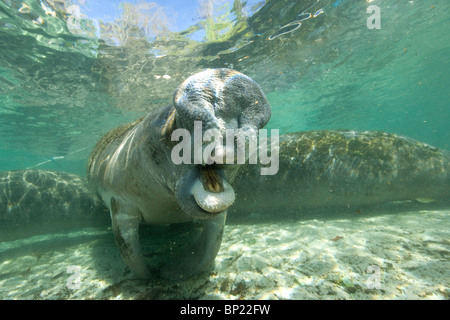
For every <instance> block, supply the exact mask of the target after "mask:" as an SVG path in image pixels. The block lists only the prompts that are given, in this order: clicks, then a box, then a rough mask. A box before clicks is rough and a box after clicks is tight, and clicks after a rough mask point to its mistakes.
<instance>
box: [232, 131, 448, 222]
mask: <svg viewBox="0 0 450 320" xmlns="http://www.w3.org/2000/svg"><path fill="white" fill-rule="evenodd" d="M233 187H234V188H235V191H236V202H235V204H234V205H233V206H232V207H231V208H230V210H229V211H230V214H229V220H230V221H240V219H242V218H243V217H246V216H249V215H253V216H254V217H255V216H256V217H259V218H261V217H266V218H267V217H271V216H272V217H278V218H279V217H280V216H281V215H285V216H289V217H295V218H303V217H313V218H316V217H317V215H318V213H319V214H321V215H323V216H329V215H333V214H335V212H336V210H337V211H338V212H341V213H342V212H343V211H345V210H348V209H350V211H351V212H357V210H359V208H362V207H371V206H374V205H383V204H387V203H392V202H394V201H397V202H401V201H409V200H411V201H412V202H414V201H415V200H416V199H419V200H421V201H430V200H438V201H442V203H443V204H444V205H447V204H448V203H449V201H450V156H449V154H448V152H446V151H442V150H439V149H437V148H434V147H432V146H429V145H427V144H425V143H421V142H418V141H415V140H413V139H410V138H407V137H402V136H398V135H395V134H390V133H385V132H377V131H364V132H357V131H344V130H339V131H309V132H296V133H290V134H285V135H282V136H281V137H280V143H279V171H278V173H277V174H275V175H273V176H270V175H266V176H263V175H260V165H246V166H242V168H241V170H240V171H239V174H238V175H237V177H236V180H235V181H234V184H233ZM342 209H345V210H342Z"/></svg>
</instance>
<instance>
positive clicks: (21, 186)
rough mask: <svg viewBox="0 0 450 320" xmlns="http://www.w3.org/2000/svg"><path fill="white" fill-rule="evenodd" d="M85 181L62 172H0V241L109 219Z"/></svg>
mask: <svg viewBox="0 0 450 320" xmlns="http://www.w3.org/2000/svg"><path fill="white" fill-rule="evenodd" d="M105 210H106V209H105V207H104V206H103V205H102V204H101V203H100V201H99V200H98V198H97V197H96V196H95V193H94V192H93V190H92V189H91V188H90V187H89V185H88V184H87V181H86V180H85V179H82V178H80V177H78V176H76V175H73V174H69V173H65V172H54V171H45V170H17V171H4V172H0V240H13V239H14V240H15V239H18V238H21V237H27V236H31V235H38V234H42V233H48V232H61V231H64V230H68V229H72V228H80V227H88V226H89V227H90V226H102V225H106V224H107V223H108V220H109V217H108V215H107V211H105Z"/></svg>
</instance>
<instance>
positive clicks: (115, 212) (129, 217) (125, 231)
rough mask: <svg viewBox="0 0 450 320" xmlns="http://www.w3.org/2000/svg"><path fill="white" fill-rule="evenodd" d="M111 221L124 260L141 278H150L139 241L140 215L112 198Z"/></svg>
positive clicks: (135, 210)
mask: <svg viewBox="0 0 450 320" xmlns="http://www.w3.org/2000/svg"><path fill="white" fill-rule="evenodd" d="M133 211H134V212H133ZM111 220H112V230H113V234H114V240H115V241H116V244H117V247H118V248H119V252H120V255H121V256H122V259H123V260H124V261H125V263H126V264H127V265H128V266H129V267H130V268H131V269H132V270H133V271H134V272H135V273H136V274H137V275H138V276H139V277H141V278H144V279H148V278H150V271H149V270H148V267H147V264H146V263H145V259H144V256H143V254H142V249H141V243H140V241H139V224H140V223H141V220H142V217H141V215H140V213H139V212H138V211H137V209H134V208H133V209H130V208H127V207H126V206H124V205H122V204H121V203H119V202H118V201H117V200H116V199H115V198H111Z"/></svg>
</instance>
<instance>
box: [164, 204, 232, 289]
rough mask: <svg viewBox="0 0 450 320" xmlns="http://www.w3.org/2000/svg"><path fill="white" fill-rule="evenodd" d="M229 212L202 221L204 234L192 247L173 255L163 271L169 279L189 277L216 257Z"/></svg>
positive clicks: (205, 267) (203, 268)
mask: <svg viewBox="0 0 450 320" xmlns="http://www.w3.org/2000/svg"><path fill="white" fill-rule="evenodd" d="M226 217H227V213H226V212H224V213H222V214H220V215H218V216H216V217H214V218H211V219H206V220H203V221H202V228H203V231H202V234H201V235H200V236H199V238H198V239H197V240H196V241H195V242H194V243H193V244H192V246H191V247H189V248H188V249H186V250H184V251H183V253H180V254H178V255H176V256H175V257H173V258H172V259H171V260H170V261H169V262H168V263H167V265H165V266H164V267H163V269H162V271H161V276H162V277H163V278H165V279H168V280H173V281H175V280H181V279H187V278H189V277H191V276H193V275H195V274H197V273H200V272H202V271H204V270H206V269H207V268H208V267H209V266H210V265H211V264H212V263H213V262H214V259H215V258H216V255H217V252H218V251H219V248H220V244H221V242H222V235H223V230H224V227H225V220H226Z"/></svg>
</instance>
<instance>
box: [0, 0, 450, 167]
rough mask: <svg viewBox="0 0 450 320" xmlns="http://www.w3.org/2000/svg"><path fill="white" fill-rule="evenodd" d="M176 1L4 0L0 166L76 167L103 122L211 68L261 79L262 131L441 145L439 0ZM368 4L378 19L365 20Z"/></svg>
mask: <svg viewBox="0 0 450 320" xmlns="http://www.w3.org/2000/svg"><path fill="white" fill-rule="evenodd" d="M178 2H179V3H178V7H177V1H167V2H161V3H160V4H159V5H158V4H155V5H152V4H151V3H150V2H147V4H146V5H145V2H144V1H140V2H137V1H128V3H131V5H128V6H127V5H124V4H121V5H120V4H119V1H112V2H107V1H98V0H97V1H94V0H92V1H76V0H73V1H65V4H64V1H56V0H54V1H50V0H48V1H37V0H27V1H12V0H1V1H0V170H11V169H23V168H27V167H32V166H35V165H37V164H39V163H41V162H45V161H47V160H49V159H51V158H53V157H59V156H64V157H65V158H64V159H61V160H55V161H48V162H46V163H44V164H42V165H39V166H37V167H39V168H42V169H54V170H64V171H68V172H73V173H78V174H84V172H85V165H86V161H87V157H88V155H89V152H90V150H91V148H92V147H93V145H94V144H95V142H96V141H97V140H98V139H99V138H100V137H101V135H102V134H103V133H105V132H106V131H107V130H109V129H111V128H113V127H115V126H117V125H118V124H120V123H125V122H127V121H129V120H131V119H134V118H136V117H137V116H139V115H141V114H143V113H145V112H146V110H148V109H149V108H154V107H156V106H159V105H163V104H167V103H171V98H172V94H173V91H174V89H175V88H176V87H177V85H178V84H179V83H181V81H182V80H183V79H184V78H186V77H187V76H189V75H190V74H192V73H195V72H197V71H200V70H202V69H203V68H210V67H232V68H234V69H236V70H238V71H241V72H244V73H246V74H247V75H249V76H250V77H252V78H253V79H254V80H255V81H257V82H258V83H259V84H260V85H261V86H262V88H263V90H264V91H265V93H266V94H267V96H268V98H269V101H270V103H271V106H272V109H273V117H272V120H271V121H270V123H269V125H268V127H269V128H278V129H280V130H281V132H290V131H298V130H310V129H336V128H350V129H356V130H384V131H388V132H394V133H398V134H403V135H407V136H410V137H412V138H415V139H418V140H420V141H424V142H427V143H429V144H432V145H434V146H437V147H440V148H444V149H450V142H449V141H450V126H449V120H450V108H449V101H450V90H448V86H449V84H450V76H449V74H450V72H449V71H450V68H449V67H450V65H449V61H450V58H449V57H450V33H449V32H448V30H449V27H450V21H449V17H450V15H449V13H450V9H449V8H450V3H449V2H448V1H447V0H436V1H425V0H420V1H419V0H416V1H406V0H376V1H372V2H371V3H370V4H369V3H368V2H367V1H364V0H337V1H336V0H333V1H327V0H320V1H317V0H313V1H299V0H297V1H288V0H269V1H265V2H264V1H247V2H246V3H245V2H243V1H239V0H236V1H225V0H215V1H184V2H183V1H181V2H180V1H178ZM107 3H109V4H107ZM180 3H182V5H181V4H180ZM372 4H374V5H377V6H378V7H379V8H380V9H381V29H368V28H367V24H366V21H367V19H368V18H369V16H370V14H369V13H367V12H366V10H367V7H368V6H369V5H372ZM74 8H75V9H74ZM76 8H78V9H79V11H80V15H78V14H77V11H76ZM176 8H178V10H176ZM320 9H321V10H322V11H323V13H320V12H321V11H319V10H320ZM302 13H304V14H303V15H301V14H302ZM307 13H311V16H310V17H309V18H308V19H305V20H303V21H301V23H302V24H301V26H300V27H299V28H297V29H295V28H294V27H285V28H282V29H281V31H280V28H281V27H283V26H285V25H287V24H289V23H291V22H292V21H296V20H299V19H303V18H305V17H308V15H307ZM299 14H300V16H299ZM315 14H316V16H315V17H314V15H315ZM189 15H190V16H189ZM78 17H80V18H78ZM295 26H298V24H297V25H295ZM294 29H295V30H294ZM283 31H287V33H285V34H282V35H280V36H278V37H277V35H279V34H281V33H283ZM289 31H290V32H289ZM270 39H272V40H270ZM164 75H166V76H165V77H164ZM168 76H169V77H170V78H169V77H168Z"/></svg>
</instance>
